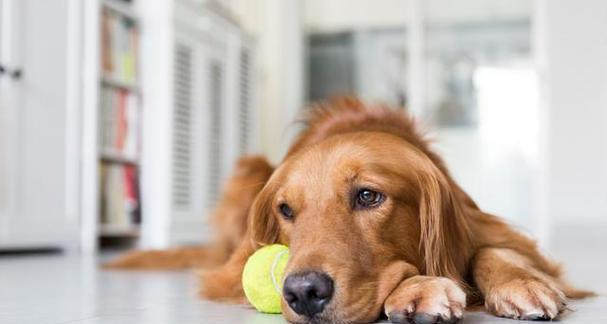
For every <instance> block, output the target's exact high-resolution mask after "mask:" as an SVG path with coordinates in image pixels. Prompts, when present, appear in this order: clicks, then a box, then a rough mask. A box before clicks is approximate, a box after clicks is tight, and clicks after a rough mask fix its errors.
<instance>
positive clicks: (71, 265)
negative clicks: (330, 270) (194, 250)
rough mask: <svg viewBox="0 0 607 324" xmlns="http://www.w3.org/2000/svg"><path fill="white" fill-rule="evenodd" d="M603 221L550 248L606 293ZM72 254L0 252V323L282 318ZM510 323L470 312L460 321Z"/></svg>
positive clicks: (188, 284) (584, 314) (583, 316)
mask: <svg viewBox="0 0 607 324" xmlns="http://www.w3.org/2000/svg"><path fill="white" fill-rule="evenodd" d="M604 233H607V232H606V231H604V228H593V229H592V230H591V231H590V232H589V231H588V230H587V229H570V228H566V229H563V230H561V231H557V233H556V234H555V236H556V237H558V239H555V240H554V245H553V247H552V248H551V251H552V252H553V253H552V254H553V255H554V256H555V257H557V258H559V259H560V260H562V261H564V263H565V264H566V265H567V268H568V269H569V274H570V277H571V278H572V279H574V280H573V281H574V282H576V283H578V284H580V285H582V286H583V287H585V288H591V289H594V290H595V291H597V292H599V293H603V294H604V293H606V292H607V279H606V278H605V276H606V275H607V273H606V272H605V270H604V267H605V266H606V265H607V259H606V257H607V253H605V252H606V251H607V244H605V243H607V235H605V234H604ZM97 263H98V262H97V260H96V259H83V258H79V257H77V256H74V255H66V254H51V255H38V256H31V255H27V256H7V255H0V323H2V324H13V323H15V324H29V323H35V324H39V323H48V324H53V323H56V324H59V323H112V324H118V323H129V324H133V323H144V324H155V323H162V324H164V323H175V324H188V323H283V322H284V321H283V320H282V317H280V316H278V315H264V314H259V313H257V312H255V311H254V310H251V309H249V308H247V307H244V306H235V305H224V304H218V303H212V302H209V301H204V300H200V299H198V298H196V287H197V284H198V283H197V280H196V276H195V275H194V274H193V273H192V272H116V271H113V272H107V271H100V270H99V269H98V267H97ZM574 305H575V307H576V308H577V311H576V312H574V313H572V314H569V315H567V316H565V317H564V318H563V319H562V320H561V321H562V322H564V323H607V298H606V297H603V296H601V297H596V298H593V299H589V300H585V301H580V302H576V303H575V304H574ZM496 322H499V323H514V321H511V320H504V319H498V318H495V317H492V316H489V315H487V314H484V313H468V314H466V316H465V320H464V321H463V323H496Z"/></svg>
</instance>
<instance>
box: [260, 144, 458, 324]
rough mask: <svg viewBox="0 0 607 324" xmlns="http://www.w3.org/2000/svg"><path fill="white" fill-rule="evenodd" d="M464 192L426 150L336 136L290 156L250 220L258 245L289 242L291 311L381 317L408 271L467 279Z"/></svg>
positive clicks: (346, 318) (293, 315)
mask: <svg viewBox="0 0 607 324" xmlns="http://www.w3.org/2000/svg"><path fill="white" fill-rule="evenodd" d="M455 196H456V195H455V194H454V192H453V190H452V188H451V185H450V182H449V180H448V179H447V177H446V175H445V174H443V173H442V172H441V171H440V170H439V168H437V166H436V165H435V164H434V163H433V162H432V161H431V159H430V158H429V157H428V156H427V155H426V154H424V153H423V152H422V151H420V150H419V149H418V148H416V147H415V146H413V145H411V144H410V143H409V142H407V141H405V140H404V139H402V138H400V137H397V136H394V135H391V134H387V133H381V132H353V133H345V134H341V135H335V136H331V137H328V138H326V139H324V140H322V141H320V142H318V143H316V144H314V145H310V146H309V147H306V148H305V149H302V150H300V151H299V152H297V153H295V154H291V155H289V156H288V158H287V159H286V160H285V161H284V162H283V163H282V165H281V166H280V167H279V168H278V169H277V170H276V171H275V172H274V174H273V175H272V177H271V178H270V180H269V181H268V183H267V184H266V186H265V187H264V188H263V190H262V191H261V192H260V193H259V195H258V196H257V198H256V200H255V202H254V204H253V207H252V210H251V217H250V218H249V221H250V224H249V229H250V234H251V237H252V239H253V240H254V242H255V244H258V245H263V244H271V243H275V242H282V243H285V244H287V245H288V246H289V247H290V250H291V252H290V253H291V257H290V259H289V262H288V265H287V268H286V272H285V278H286V279H285V281H284V289H283V300H282V302H283V307H282V308H283V314H284V316H285V317H286V318H287V319H288V320H289V321H292V322H368V321H373V320H375V319H377V318H378V317H379V315H380V314H381V310H382V306H383V302H384V300H385V299H386V297H387V296H388V294H389V293H390V292H391V291H392V290H393V289H394V288H395V287H396V286H397V285H398V284H399V283H400V282H401V281H402V280H403V279H404V278H406V277H408V276H411V275H414V274H416V273H418V272H419V273H422V274H428V275H441V276H449V277H452V278H455V279H459V277H458V276H459V275H458V273H461V270H462V267H465V266H464V265H463V264H462V262H460V259H461V258H460V254H461V253H464V252H463V250H464V249H463V248H462V244H465V241H466V239H467V238H466V237H465V233H466V231H467V229H466V228H465V221H463V220H462V206H461V204H460V203H459V202H458V200H457V199H456V198H455ZM460 250H461V251H460Z"/></svg>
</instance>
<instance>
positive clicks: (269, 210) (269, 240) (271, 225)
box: [248, 183, 280, 247]
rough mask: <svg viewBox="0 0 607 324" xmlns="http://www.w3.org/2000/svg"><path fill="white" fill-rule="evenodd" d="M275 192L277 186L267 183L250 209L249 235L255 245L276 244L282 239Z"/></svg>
mask: <svg viewBox="0 0 607 324" xmlns="http://www.w3.org/2000/svg"><path fill="white" fill-rule="evenodd" d="M275 192H276V189H275V186H274V185H273V184H272V183H267V184H266V186H265V187H264V188H263V189H262V190H261V192H260V193H259V194H258V195H257V197H256V198H255V201H254V202H253V205H252V206H251V210H250V211H249V224H248V231H249V232H248V236H249V238H250V239H251V243H252V244H253V245H254V246H257V247H259V246H263V245H268V244H274V243H278V242H279V240H280V228H279V227H278V219H276V216H275V215H274V211H273V208H274V206H273V198H274V195H275Z"/></svg>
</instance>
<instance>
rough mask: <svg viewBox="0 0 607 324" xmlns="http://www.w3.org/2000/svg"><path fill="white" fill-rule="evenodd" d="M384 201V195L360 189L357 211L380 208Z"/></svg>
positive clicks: (355, 204)
mask: <svg viewBox="0 0 607 324" xmlns="http://www.w3.org/2000/svg"><path fill="white" fill-rule="evenodd" d="M383 201H384V195H383V194H381V193H379V192H377V191H373V190H371V189H366V188H363V189H360V190H358V193H357V194H356V201H355V203H354V208H355V209H360V208H372V207H377V206H379V205H380V204H381V203H382V202H383Z"/></svg>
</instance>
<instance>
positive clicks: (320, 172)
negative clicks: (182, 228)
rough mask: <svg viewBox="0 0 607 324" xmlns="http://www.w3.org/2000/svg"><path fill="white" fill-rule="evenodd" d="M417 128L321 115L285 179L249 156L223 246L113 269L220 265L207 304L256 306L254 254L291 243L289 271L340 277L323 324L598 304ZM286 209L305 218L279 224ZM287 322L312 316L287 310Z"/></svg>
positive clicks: (223, 218)
mask: <svg viewBox="0 0 607 324" xmlns="http://www.w3.org/2000/svg"><path fill="white" fill-rule="evenodd" d="M414 124H415V123H414V121H413V120H412V119H411V118H410V117H409V116H408V115H407V114H405V113H404V112H402V111H398V110H393V109H390V108H389V107H384V106H367V105H365V104H363V103H362V102H360V101H358V100H355V99H339V100H333V101H331V102H328V103H324V104H320V105H317V106H314V107H311V108H310V109H309V116H308V118H307V128H306V129H305V130H304V131H303V132H302V134H301V135H300V136H299V137H298V138H297V139H296V140H295V142H294V144H293V145H292V146H291V149H290V150H289V152H288V154H287V156H286V157H285V159H284V160H283V161H282V162H281V163H280V164H279V165H278V166H277V167H276V169H275V170H274V169H273V168H272V167H271V166H270V165H269V164H268V163H267V162H266V161H265V160H264V159H263V158H260V157H252V158H251V157H249V158H244V159H243V160H241V161H240V163H239V166H238V167H237V171H236V173H235V175H234V176H233V178H232V179H231V180H230V181H229V182H228V185H227V186H226V190H225V192H224V197H223V199H222V200H221V202H220V203H219V206H218V208H217V210H216V212H215V214H214V215H215V216H214V219H215V220H216V225H217V228H218V233H219V236H218V240H217V244H215V246H214V248H212V249H210V248H198V249H199V250H198V251H199V253H191V254H186V253H181V254H180V252H179V251H181V250H175V251H160V252H159V251H156V252H136V253H133V254H130V255H127V256H125V257H123V258H122V259H119V260H117V261H115V262H113V263H112V264H111V266H112V267H121V268H141V267H156V268H171V267H183V266H197V265H201V266H206V267H209V266H210V263H218V264H220V265H219V266H217V267H211V268H210V269H208V270H206V271H204V272H203V274H202V277H201V279H202V285H201V296H203V297H205V298H210V299H215V300H225V301H233V302H245V299H244V294H243V291H242V287H241V284H240V277H241V274H242V268H243V266H244V263H245V262H246V260H247V258H248V257H249V256H250V255H251V254H252V253H253V252H254V251H255V250H256V249H257V248H259V247H260V246H263V245H266V244H272V243H283V244H287V245H289V247H290V249H291V257H290V260H289V263H288V265H287V268H286V274H289V273H294V272H299V271H305V270H320V271H323V272H325V273H327V274H328V275H330V276H331V277H332V278H333V280H334V281H335V285H336V288H335V289H336V290H335V294H334V296H333V299H332V300H331V302H330V303H329V304H328V305H327V307H326V308H325V310H324V311H323V312H322V313H321V314H318V315H317V316H315V318H313V319H312V321H314V322H344V323H345V322H369V321H374V320H376V319H377V318H378V317H379V316H380V315H381V314H382V312H383V313H385V314H386V315H387V316H388V317H389V319H390V320H392V321H393V322H408V321H414V322H450V321H454V320H457V319H459V318H461V316H462V314H463V310H464V308H465V307H466V305H471V304H483V303H484V305H485V307H486V309H487V310H488V311H490V312H492V313H494V314H495V315H498V316H504V317H510V318H520V319H552V318H555V317H556V316H558V315H559V314H561V313H562V312H563V311H564V310H566V309H567V306H566V305H567V298H579V297H584V296H588V295H589V293H587V292H584V291H579V290H576V289H574V288H572V287H571V286H569V285H568V284H567V283H566V282H565V281H564V280H563V279H562V275H561V270H560V268H559V266H557V265H556V264H555V263H553V262H552V261H550V260H549V259H547V258H546V257H544V256H543V255H542V254H540V252H539V251H538V249H537V246H536V244H535V242H534V241H532V240H531V239H529V238H527V237H525V236H523V235H521V234H520V233H518V232H516V231H514V230H513V229H512V228H511V227H510V226H508V225H507V224H506V223H504V222H503V221H502V220H500V219H499V218H497V217H495V216H493V215H490V214H487V213H485V212H483V211H481V210H480V209H479V208H478V206H477V205H476V204H475V203H474V201H473V200H472V199H471V198H470V197H469V196H468V195H467V194H466V193H465V192H464V191H463V190H462V189H461V188H460V187H459V186H458V185H457V184H456V183H455V182H454V180H453V179H452V177H451V176H450V174H449V171H448V170H447V168H446V166H445V164H444V162H443V161H442V159H441V158H440V157H439V156H438V155H437V154H436V153H434V152H433V151H432V150H431V149H430V147H429V144H428V142H427V141H426V140H424V138H423V136H422V135H421V134H420V133H419V132H418V130H417V129H416V127H415V125H414ZM243 170H246V171H243ZM360 187H368V188H372V189H374V190H376V191H379V192H382V193H383V194H384V195H385V196H386V199H385V201H384V202H383V203H382V204H381V205H380V206H378V207H377V208H373V209H363V210H356V209H353V208H352V206H351V204H350V200H351V199H350V193H351V191H352V188H360ZM284 202H288V203H289V205H290V206H291V207H292V209H293V210H294V213H295V217H294V219H293V220H285V219H284V218H283V217H281V216H280V214H279V212H278V207H277V206H278V205H279V204H280V203H284ZM211 251H213V252H211ZM154 253H156V254H158V253H160V256H161V257H160V258H157V255H155V254H154ZM163 253H164V254H163ZM228 256H229V258H228ZM171 260H172V261H171ZM175 260H177V261H175ZM224 261H225V262H224ZM283 315H284V316H285V318H286V319H287V320H289V321H292V322H298V323H299V322H306V321H308V320H310V319H307V318H304V317H302V316H300V315H298V314H296V313H295V312H293V311H292V310H291V309H290V308H289V306H288V305H287V304H285V303H284V301H283Z"/></svg>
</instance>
